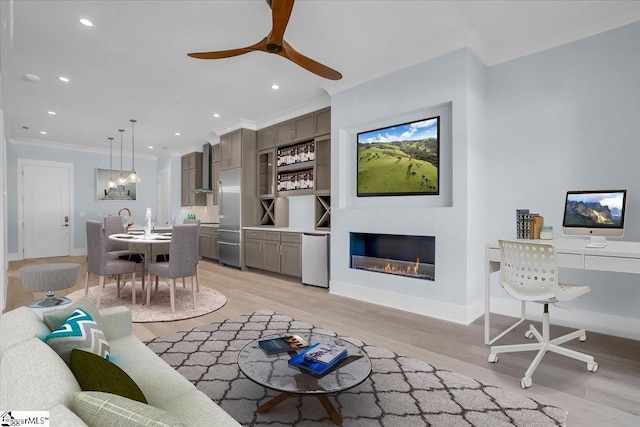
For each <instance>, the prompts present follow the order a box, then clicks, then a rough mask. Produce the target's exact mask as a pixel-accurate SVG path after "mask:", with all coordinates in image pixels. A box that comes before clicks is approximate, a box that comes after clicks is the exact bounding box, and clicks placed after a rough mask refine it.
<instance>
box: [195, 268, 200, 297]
mask: <svg viewBox="0 0 640 427" xmlns="http://www.w3.org/2000/svg"><path fill="white" fill-rule="evenodd" d="M199 270H200V267H198V264H196V291H198V292H200V274H199ZM194 308H195V307H194Z"/></svg>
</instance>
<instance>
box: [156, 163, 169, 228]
mask: <svg viewBox="0 0 640 427" xmlns="http://www.w3.org/2000/svg"><path fill="white" fill-rule="evenodd" d="M169 187H170V180H169V170H168V169H163V170H161V171H159V172H158V224H169V222H170V219H171V206H170V203H169Z"/></svg>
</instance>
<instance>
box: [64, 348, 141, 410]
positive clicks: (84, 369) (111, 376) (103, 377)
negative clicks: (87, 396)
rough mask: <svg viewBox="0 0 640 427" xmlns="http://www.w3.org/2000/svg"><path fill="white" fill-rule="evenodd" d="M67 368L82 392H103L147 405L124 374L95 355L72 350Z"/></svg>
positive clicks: (139, 392) (134, 385) (136, 388)
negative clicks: (69, 368)
mask: <svg viewBox="0 0 640 427" xmlns="http://www.w3.org/2000/svg"><path fill="white" fill-rule="evenodd" d="M69 366H70V367H71V372H73V375H75V377H76V380H78V384H80V388H81V389H82V390H84V391H103V392H105V393H112V394H117V395H119V396H123V397H126V398H129V399H133V400H137V401H138V402H142V403H147V399H146V398H145V397H144V394H143V393H142V390H140V387H138V386H137V385H136V383H135V382H134V381H133V380H132V379H131V377H130V376H129V375H127V374H126V372H124V371H123V370H122V369H120V368H119V367H118V366H116V365H114V364H113V363H111V362H109V361H108V360H106V359H103V358H102V357H100V356H98V355H96V354H93V353H89V352H88V351H84V350H78V349H73V350H71V364H70V365H69Z"/></svg>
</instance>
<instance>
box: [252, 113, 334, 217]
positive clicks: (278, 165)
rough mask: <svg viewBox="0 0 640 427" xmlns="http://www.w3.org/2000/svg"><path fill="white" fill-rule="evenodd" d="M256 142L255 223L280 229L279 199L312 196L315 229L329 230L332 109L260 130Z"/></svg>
mask: <svg viewBox="0 0 640 427" xmlns="http://www.w3.org/2000/svg"><path fill="white" fill-rule="evenodd" d="M257 139H258V144H257V145H258V150H259V151H258V155H257V160H258V174H257V175H258V183H257V190H258V193H257V195H258V198H259V208H258V209H259V216H258V223H259V224H260V225H276V226H278V225H279V226H282V224H283V221H282V220H281V219H280V218H278V217H279V216H280V213H281V210H278V209H277V201H278V200H279V199H281V198H287V197H292V196H301V195H314V197H315V208H314V223H315V225H316V228H320V229H328V228H330V226H331V108H325V109H322V110H318V111H316V112H314V113H310V114H305V115H303V116H300V117H297V118H295V119H291V120H287V121H286V122H282V123H278V124H276V125H273V126H270V127H268V128H264V129H261V130H259V131H258V136H257ZM276 214H277V215H276ZM287 221H288V218H287ZM285 225H286V224H285Z"/></svg>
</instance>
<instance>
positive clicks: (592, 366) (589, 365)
mask: <svg viewBox="0 0 640 427" xmlns="http://www.w3.org/2000/svg"><path fill="white" fill-rule="evenodd" d="M598 367H599V366H598V363H596V362H593V363H587V371H589V372H593V373H596V372H598Z"/></svg>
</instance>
